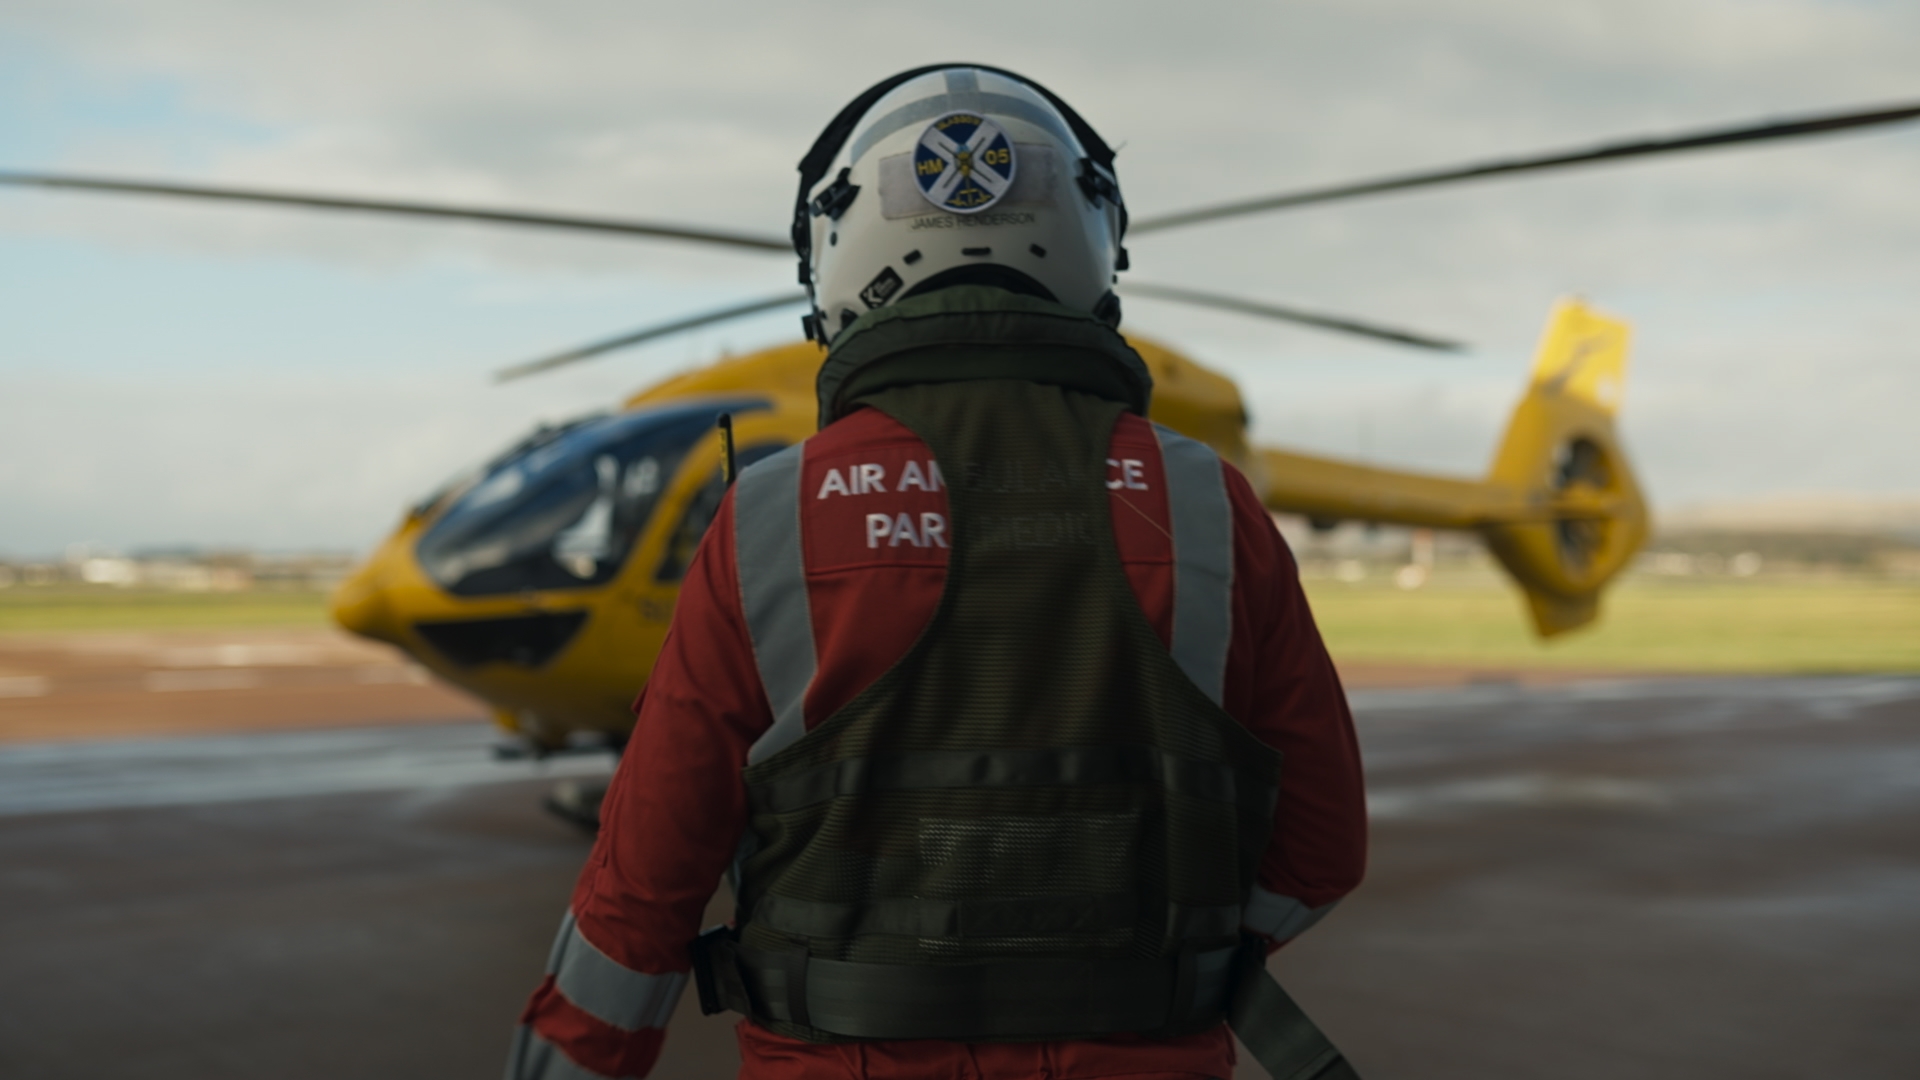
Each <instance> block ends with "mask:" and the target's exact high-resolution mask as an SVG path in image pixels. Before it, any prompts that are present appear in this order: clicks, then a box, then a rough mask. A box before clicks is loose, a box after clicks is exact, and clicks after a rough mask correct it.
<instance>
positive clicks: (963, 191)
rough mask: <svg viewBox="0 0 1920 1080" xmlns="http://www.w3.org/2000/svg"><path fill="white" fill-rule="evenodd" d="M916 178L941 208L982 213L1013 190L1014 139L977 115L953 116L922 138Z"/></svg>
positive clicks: (930, 126)
mask: <svg viewBox="0 0 1920 1080" xmlns="http://www.w3.org/2000/svg"><path fill="white" fill-rule="evenodd" d="M913 179H914V181H915V182H916V183H918V184H919V185H920V192H921V194H923V195H925V196H926V197H927V201H928V202H930V203H932V204H933V205H935V206H937V207H939V208H940V209H942V210H951V211H953V212H954V213H956V214H976V213H979V212H980V211H982V210H985V209H986V208H987V207H989V206H992V205H993V204H994V203H997V202H999V201H1000V197H1001V196H1003V195H1005V194H1006V193H1007V189H1008V188H1010V187H1012V186H1013V140H1012V139H1009V138H1007V133H1006V132H1004V131H1002V130H1000V125H998V124H996V123H994V122H993V121H991V120H989V119H987V118H986V117H984V116H981V115H979V114H978V113H958V112H957V113H948V114H947V115H945V116H943V117H941V118H940V119H938V120H935V121H934V122H933V123H931V124H928V125H927V130H926V131H924V132H922V133H921V134H920V143H919V145H917V146H915V147H914V149H913Z"/></svg>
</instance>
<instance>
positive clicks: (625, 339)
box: [493, 293, 807, 382]
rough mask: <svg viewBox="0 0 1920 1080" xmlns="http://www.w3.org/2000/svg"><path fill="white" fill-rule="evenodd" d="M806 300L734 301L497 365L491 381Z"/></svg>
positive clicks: (786, 296)
mask: <svg viewBox="0 0 1920 1080" xmlns="http://www.w3.org/2000/svg"><path fill="white" fill-rule="evenodd" d="M806 300H807V294H806V293H781V294H780V295H779V296H769V297H767V298H766V299H764V300H755V301H753V302H752V303H748V304H736V305H735V306H733V307H729V308H721V309H720V310H718V311H709V312H706V313H705V314H702V315H693V316H690V317H688V318H685V319H675V320H674V321H673V322H669V323H661V324H660V325H658V326H649V327H647V328H646V329H644V330H635V331H634V332H633V333H631V334H622V335H620V336H619V337H616V338H608V339H606V340H605V341H596V342H594V343H593V344H591V345H583V346H581V347H580V348H578V349H569V350H567V351H566V352H563V353H555V354H554V355H552V356H546V357H542V358H540V359H538V360H529V361H527V362H526V363H524V364H515V365H513V366H512V367H507V368H501V369H500V370H499V371H496V372H494V373H493V381H494V382H511V381H512V380H514V379H518V378H523V377H525V376H528V375H534V374H538V373H539V372H542V371H552V370H553V369H554V368H557V367H563V366H565V365H567V364H574V363H578V362H580V361H582V360H590V359H592V358H593V357H596V356H603V355H605V354H607V353H610V352H614V351H616V350H619V349H625V348H628V347H629V346H633V345H639V344H641V343H642V342H647V341H652V340H654V339H656V338H663V337H668V336H670V335H673V334H678V333H681V332H682V331H686V330H697V329H699V328H700V327H702V326H712V325H713V324H714V323H721V322H726V321H727V320H729V319H739V318H744V317H746V316H748V315H757V314H759V313H760V312H762V311H771V310H773V309H774V308H780V307H786V306H787V305H789V304H803V303H806Z"/></svg>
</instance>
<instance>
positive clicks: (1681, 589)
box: [0, 574, 1920, 673]
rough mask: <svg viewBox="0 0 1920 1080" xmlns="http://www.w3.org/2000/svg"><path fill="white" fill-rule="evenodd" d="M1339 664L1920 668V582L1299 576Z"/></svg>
mask: <svg viewBox="0 0 1920 1080" xmlns="http://www.w3.org/2000/svg"><path fill="white" fill-rule="evenodd" d="M1307 591H1308V595H1309V596H1311V597H1312V600H1313V609H1314V614H1315V616H1316V617H1317V618H1318V620H1319V622H1320V627H1321V630H1322V632H1323V633H1324V634H1325V635H1326V639H1327V644H1328V647H1329V648H1330V649H1331V650H1332V651H1333V654H1334V656H1335V657H1336V658H1337V659H1340V660H1356V661H1376V662H1401V663H1431V664H1446V665H1456V664H1457V665H1490V666H1499V667H1536V668H1555V669H1576V668H1579V669H1585V668H1590V669H1595V670H1615V671H1619V670H1626V671H1647V672H1655V671H1699V672H1717V671H1719V672H1753V673H1760V672H1820V671H1920V584H1913V583H1906V584H1895V583H1887V582H1874V581H1868V580H1858V579H1856V580H1836V581H1817V582H1812V581H1792V580H1769V579H1765V578H1759V579H1749V580H1733V579H1719V580H1712V579H1709V580H1699V579H1695V580H1689V581H1668V580H1661V579H1644V578H1643V579H1637V580H1628V581H1626V582H1625V583H1623V584H1622V585H1620V586H1619V587H1618V588H1615V589H1614V590H1612V592H1611V593H1609V595H1608V596H1607V599H1606V601H1605V607H1604V609H1603V613H1602V615H1601V618H1600V622H1599V623H1598V624H1597V625H1595V626H1593V627H1590V628H1588V629H1586V630H1582V631H1577V632H1575V633H1573V634H1569V635H1567V636H1565V637H1564V638H1562V639H1560V640H1558V641H1552V642H1541V641H1538V640H1537V639H1535V638H1534V637H1533V632H1532V631H1531V630H1530V629H1529V628H1528V624H1527V621H1526V618H1525V615H1524V612H1523V611H1522V607H1521V602H1520V599H1519V597H1518V596H1517V595H1516V594H1515V593H1514V592H1513V591H1512V589H1511V588H1510V587H1508V586H1507V585H1505V584H1504V583H1502V582H1500V581H1499V580H1498V579H1496V578H1494V577H1493V576H1491V575H1479V574H1475V575H1470V576H1462V577H1460V578H1457V579H1450V578H1448V577H1446V576H1444V575H1443V576H1442V577H1441V578H1439V579H1438V580H1436V581H1435V582H1434V583H1432V584H1430V585H1428V586H1427V587H1426V588H1423V589H1419V590H1417V591H1413V592H1403V591H1401V590H1398V589H1395V588H1393V587H1392V586H1391V585H1388V584H1386V583H1385V582H1380V581H1377V580H1375V581H1367V582H1361V583H1357V584H1351V585H1350V584H1343V583H1340V582H1337V581H1327V580H1310V581H1308V582H1307ZM326 625H328V623H327V617H326V594H325V593H323V592H319V591H290V592H277V591H259V592H241V593H179V592H161V591H155V590H141V589H112V588H101V587H94V588H83V587H77V586H46V587H19V586H17V587H14V588H11V589H4V590H0V633H12V634H24V633H79V632H88V631H114V630H172V629H198V630H234V629H243V628H299V627H314V628H317V627H323V626H326Z"/></svg>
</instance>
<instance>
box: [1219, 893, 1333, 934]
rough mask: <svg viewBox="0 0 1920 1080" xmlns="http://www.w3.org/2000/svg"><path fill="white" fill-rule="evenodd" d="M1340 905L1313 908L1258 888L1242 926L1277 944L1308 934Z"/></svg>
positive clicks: (1249, 899) (1248, 900) (1252, 896)
mask: <svg viewBox="0 0 1920 1080" xmlns="http://www.w3.org/2000/svg"><path fill="white" fill-rule="evenodd" d="M1339 902H1340V901H1338V900H1335V901H1334V902H1333V903H1331V904H1322V905H1321V906H1319V907H1317V908H1310V907H1308V906H1307V905H1305V904H1303V903H1301V902H1300V901H1298V900H1295V899H1294V898H1293V897H1291V896H1281V895H1280V894H1279V893H1276V892H1268V891H1267V890H1265V889H1262V888H1260V887H1259V886H1258V885H1256V886H1254V888H1253V893H1252V895H1250V896H1248V897H1247V913H1246V914H1245V915H1243V916H1241V918H1240V925H1242V926H1244V927H1246V928H1247V929H1249V930H1252V931H1253V932H1254V933H1256V934H1265V935H1267V936H1268V937H1270V938H1272V939H1273V940H1275V941H1285V940H1287V939H1288V938H1292V937H1298V936H1300V935H1301V934H1304V933H1306V932H1307V931H1308V930H1309V929H1311V928H1312V926H1313V924H1314V923H1317V922H1319V921H1320V920H1321V919H1323V918H1326V915H1327V912H1329V911H1332V910H1333V909H1334V905H1336V904H1338V903H1339Z"/></svg>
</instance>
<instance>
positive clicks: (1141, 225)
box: [1128, 104, 1920, 233]
mask: <svg viewBox="0 0 1920 1080" xmlns="http://www.w3.org/2000/svg"><path fill="white" fill-rule="evenodd" d="M1916 118H1920V104H1908V105H1900V106H1895V107H1891V108H1882V109H1875V110H1873V111H1871V112H1852V113H1836V114H1832V115H1828V116H1814V117H1808V118H1806V119H1801V120H1784V121H1777V122H1774V123H1767V124H1759V125H1754V126H1749V127H1737V128H1722V129H1718V130H1714V131H1706V132H1701V133H1699V134H1694V135H1675V136H1672V137H1669V138H1664V139H1639V140H1635V141H1632V142H1618V143H1609V144H1607V145H1604V146H1599V147H1595V148H1593V149H1591V150H1574V151H1568V152H1562V153H1555V154H1548V155H1545V156H1542V157H1528V158H1512V159H1508V160H1505V161H1491V162H1485V163H1482V164H1479V165H1466V166H1462V167H1459V168H1452V169H1437V170H1434V171H1432V172H1418V173H1407V174H1404V175H1401V176H1389V177H1386V178H1383V179H1380V180H1365V181H1361V182H1359V183H1354V184H1340V185H1337V186H1333V187H1323V188H1308V189H1306V190H1304V191H1295V192H1286V193H1282V194H1279V195H1269V196H1266V197H1264V198H1259V199H1246V200H1242V201H1239V202H1230V203H1221V204H1220V205H1218V206H1203V207H1200V208H1198V209H1195V210H1186V211H1182V212H1180V213H1177V214H1164V215H1162V216H1160V217H1151V218H1146V219H1144V220H1140V221H1135V222H1134V223H1133V224H1132V225H1131V226H1129V228H1128V231H1129V232H1132V233H1142V232H1154V231H1156V230H1160V229H1173V228H1179V227H1181V226H1184V225H1197V224H1199V223H1201V222H1203V221H1218V220H1219V219H1221V218H1229V217H1240V216H1242V215H1245V214H1259V213H1264V212H1266V211H1268V210H1285V209H1288V208H1290V207H1295V206H1307V205H1309V204H1312V203H1323V202H1333V201H1335V200H1337V199H1352V198H1356V197H1358V196H1361V195H1377V194H1379V193H1381V192H1385V191H1403V190H1405V189H1407V188H1417V187H1428V186H1430V185H1434V184H1450V183H1453V182H1455V181H1458V180H1477V179H1480V178H1481V177H1486V176H1501V175H1504V174H1507V173H1518V172H1530V171H1533V170H1537V169H1558V168H1562V167H1565V166H1568V165H1585V164H1589V163H1593V162H1600V161H1617V160H1620V159H1622V158H1631V157H1643V156H1646V155H1649V154H1669V153H1674V152H1677V151H1681V150H1700V149H1704V148H1706V147H1712V146H1728V145H1731V144H1733V143H1744V142H1762V141H1765V140H1768V139H1791V138H1797V137H1799V136H1802V135H1819V134H1823V133H1825V132H1829V131H1845V130H1846V129H1848V128H1857V127H1871V126H1873V125H1876V124H1897V123H1901V122H1903V121H1907V120H1913V119H1916Z"/></svg>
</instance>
